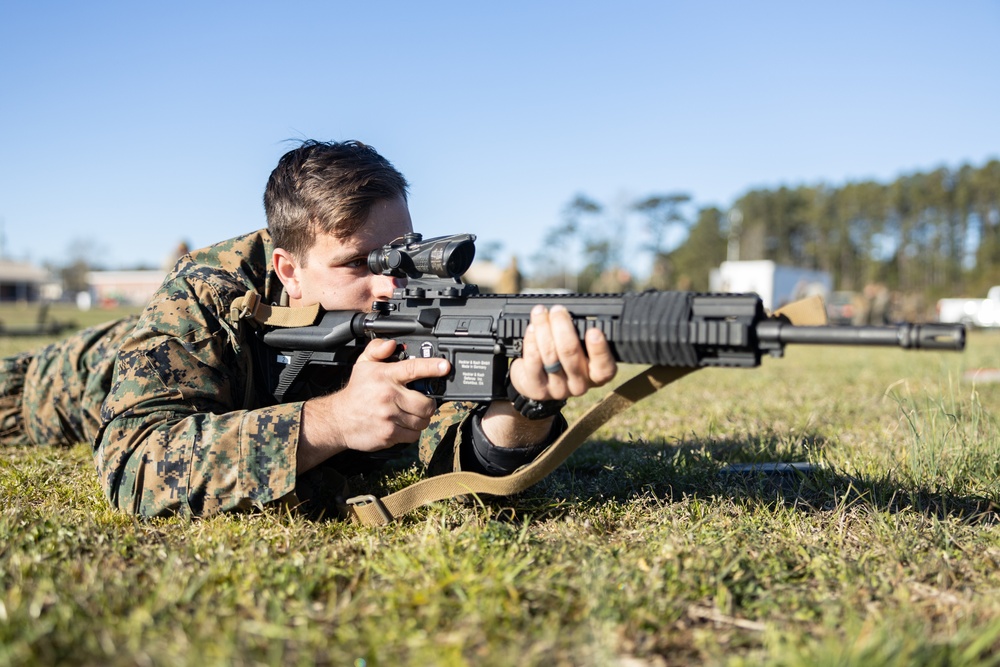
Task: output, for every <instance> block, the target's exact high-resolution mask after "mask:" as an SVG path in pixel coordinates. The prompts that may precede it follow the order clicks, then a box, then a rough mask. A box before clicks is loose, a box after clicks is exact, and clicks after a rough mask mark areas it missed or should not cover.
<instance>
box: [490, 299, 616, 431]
mask: <svg viewBox="0 0 1000 667" xmlns="http://www.w3.org/2000/svg"><path fill="white" fill-rule="evenodd" d="M584 344H585V346H586V347H584V345H581V344H580V339H579V337H578V336H577V332H576V327H575V326H574V325H573V318H572V317H570V314H569V311H567V310H566V308H564V307H563V306H553V307H552V309H551V310H548V309H546V308H545V307H544V306H535V308H533V309H532V311H531V324H530V325H529V326H528V329H527V331H526V332H525V335H524V346H523V348H522V352H521V358H520V359H516V360H515V361H514V363H512V364H511V366H510V381H511V383H512V384H513V385H514V388H515V389H517V391H518V392H520V393H521V394H522V395H523V396H526V397H528V398H531V399H534V400H536V401H547V400H564V399H567V398H569V397H570V396H582V395H583V394H585V393H587V391H588V390H589V389H591V388H593V387H598V386H600V385H603V384H606V383H607V382H609V381H611V379H612V378H613V377H614V376H615V373H616V372H617V371H618V364H617V363H616V362H615V358H614V355H612V354H611V347H610V346H609V345H608V341H607V339H605V337H604V334H602V333H601V332H600V331H599V330H597V329H590V330H588V331H587V334H586V336H585V338H584ZM557 362H558V364H559V365H560V366H561V369H560V370H559V371H557V372H549V371H546V370H545V367H546V366H549V368H550V369H551V368H552V367H553V366H555V365H556V364H557ZM482 425H483V432H484V433H485V434H486V437H487V438H489V440H490V442H492V443H493V444H494V445H496V446H498V447H524V446H528V445H533V444H537V443H540V442H544V441H545V439H546V438H548V437H549V433H550V431H551V426H552V419H551V418H550V419H540V420H536V421H532V420H529V419H527V418H525V417H523V416H522V415H521V414H520V413H519V412H517V410H515V409H514V406H513V405H511V404H510V403H509V402H507V401H494V402H493V403H491V404H490V407H489V409H488V410H487V411H486V414H485V415H484V416H483V421H482Z"/></svg>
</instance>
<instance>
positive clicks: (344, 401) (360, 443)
mask: <svg viewBox="0 0 1000 667" xmlns="http://www.w3.org/2000/svg"><path fill="white" fill-rule="evenodd" d="M395 349H396V342H395V341H392V340H382V339H376V340H373V341H371V342H370V343H368V346H367V347H366V348H365V351H364V353H363V354H362V355H361V356H360V357H359V358H358V360H357V362H356V363H355V364H354V368H353V369H352V371H351V378H350V380H349V381H348V383H347V386H346V387H344V388H343V389H341V390H340V391H338V392H336V393H333V394H330V395H328V396H321V397H318V398H313V399H310V400H308V401H306V403H305V407H304V408H303V412H302V432H301V433H300V435H299V449H298V454H297V463H298V471H299V472H303V471H305V470H308V469H309V468H312V467H313V466H315V465H317V464H319V463H321V462H322V461H324V460H326V459H328V458H329V457H331V456H333V455H334V454H337V453H339V452H341V451H344V450H345V449H355V450H359V451H366V452H372V451H377V450H380V449H385V448H386V447H391V446H392V445H395V444H398V443H401V442H414V441H416V440H417V438H419V436H420V432H421V431H423V430H424V429H425V428H427V426H428V424H429V423H430V419H431V417H432V416H433V415H434V410H435V408H436V404H435V402H434V400H433V399H431V398H429V397H427V396H425V395H423V394H422V393H420V392H418V391H415V390H413V389H409V388H408V387H407V385H408V384H409V383H411V382H413V381H415V380H419V379H421V378H432V377H442V376H444V375H447V374H448V371H449V369H450V366H449V364H448V362H447V361H446V360H444V359H436V358H435V359H419V358H414V359H404V360H402V361H398V362H393V363H385V362H386V360H388V359H390V358H391V357H392V355H393V353H394V352H395Z"/></svg>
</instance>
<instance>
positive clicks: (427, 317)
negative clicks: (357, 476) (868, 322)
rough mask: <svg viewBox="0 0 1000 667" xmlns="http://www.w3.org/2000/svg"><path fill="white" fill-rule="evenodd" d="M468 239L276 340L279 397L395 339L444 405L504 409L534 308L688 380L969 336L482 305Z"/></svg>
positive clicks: (385, 270)
mask: <svg viewBox="0 0 1000 667" xmlns="http://www.w3.org/2000/svg"><path fill="white" fill-rule="evenodd" d="M475 239H476V237H475V236H474V235H472V234H457V235H453V236H442V237H438V238H433V239H428V240H423V238H422V237H421V236H420V235H419V234H409V235H407V236H406V237H404V238H403V239H399V240H398V241H396V242H393V243H391V244H389V245H386V246H384V247H383V248H380V249H378V250H375V251H373V252H372V253H371V254H370V256H369V258H368V265H369V268H370V269H371V270H372V272H373V273H376V274H383V275H392V276H396V277H399V278H405V279H406V286H405V287H401V288H398V289H397V290H396V291H395V293H394V294H393V297H392V298H391V299H390V300H388V301H385V302H378V303H375V304H374V305H373V307H372V310H371V311H370V312H354V311H331V312H326V313H323V314H322V316H321V318H320V320H319V321H318V322H317V323H316V324H315V325H312V326H306V327H294V328H285V329H272V330H270V331H268V332H266V333H265V334H264V337H263V338H264V342H265V343H266V344H267V345H268V346H270V347H272V348H274V349H275V350H276V351H278V352H279V354H278V361H279V362H280V363H281V364H282V365H283V366H284V368H283V370H282V371H281V372H280V375H279V377H278V380H277V382H276V386H275V387H273V394H274V396H275V398H276V399H277V400H278V401H283V400H285V397H286V396H287V395H289V394H294V393H295V391H296V385H297V383H298V382H299V381H300V379H301V377H302V376H303V371H305V370H306V369H307V368H316V367H317V366H319V367H327V366H332V367H340V369H342V370H345V369H346V368H347V367H349V366H350V365H352V364H353V363H354V362H355V360H356V359H357V357H358V356H359V355H360V354H361V352H362V351H363V348H364V345H365V344H366V343H367V341H368V340H370V339H372V338H386V339H393V340H395V341H396V342H397V343H398V344H399V355H398V356H399V357H400V358H403V357H442V358H445V359H447V360H448V361H450V362H451V366H452V371H451V373H450V374H449V375H448V377H445V378H434V379H430V380H426V381H421V382H418V383H416V384H415V388H417V389H419V390H420V391H422V392H424V393H425V394H427V395H428V396H432V397H434V398H436V399H438V400H439V401H455V400H469V401H489V400H493V399H505V398H507V396H508V393H507V369H508V365H509V360H510V359H513V358H517V357H519V356H521V345H522V342H523V340H524V331H525V329H526V328H527V326H528V322H529V317H530V312H531V309H532V307H533V306H535V305H536V304H542V305H545V306H549V307H551V306H554V305H556V304H562V305H563V306H565V307H566V308H567V310H569V312H570V314H571V316H572V318H573V321H574V323H575V324H576V328H577V332H578V333H579V335H580V338H581V340H582V339H583V336H584V333H585V332H586V330H587V329H589V328H591V327H596V328H598V329H600V330H601V331H602V332H603V333H604V336H605V337H606V338H607V340H608V342H609V343H610V345H611V350H612V352H613V354H614V356H615V359H617V360H618V361H619V362H623V363H635V364H658V365H665V366H675V367H683V368H701V367H708V366H721V367H739V368H750V367H755V366H759V365H760V363H761V358H762V356H763V355H764V354H765V353H767V354H769V355H771V356H774V357H780V356H782V354H783V351H784V347H785V345H788V344H812V345H862V346H888V347H900V348H905V349H918V350H962V349H964V347H965V327H963V326H962V325H946V324H910V323H904V324H898V325H895V326H885V327H881V326H880V327H874V326H865V327H846V326H795V325H792V324H791V323H790V322H789V321H788V319H786V318H784V317H781V316H771V315H768V313H767V312H765V310H764V305H763V302H762V301H761V299H760V297H759V296H758V295H756V294H709V293H697V292H674V291H646V292H637V293H627V294H481V293H480V292H479V289H478V287H477V286H476V285H472V284H467V283H463V282H462V280H461V276H462V275H463V274H464V273H465V272H466V271H467V270H468V269H469V266H471V264H472V260H473V258H474V257H475Z"/></svg>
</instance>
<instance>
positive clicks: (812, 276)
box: [709, 259, 833, 311]
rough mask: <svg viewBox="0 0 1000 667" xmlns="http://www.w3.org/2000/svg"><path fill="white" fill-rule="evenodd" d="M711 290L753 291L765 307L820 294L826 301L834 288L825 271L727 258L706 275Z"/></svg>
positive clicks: (781, 304) (767, 261)
mask: <svg viewBox="0 0 1000 667" xmlns="http://www.w3.org/2000/svg"><path fill="white" fill-rule="evenodd" d="M709 289H710V290H711V291H713V292H733V293H747V292H756V293H757V295H758V296H760V299H761V301H763V302H764V308H766V309H767V310H771V311H773V310H776V309H778V308H781V307H782V306H784V305H785V304H788V303H791V302H792V301H798V300H799V299H805V298H806V297H810V296H816V295H819V296H821V297H823V299H824V300H825V299H826V298H827V296H829V294H830V291H831V290H832V289H833V278H832V277H831V276H830V274H829V273H827V272H826V271H815V270H813V269H799V268H796V267H794V266H782V265H780V264H776V263H774V262H772V261H770V260H766V259H761V260H749V261H726V262H723V263H722V264H721V265H720V266H719V268H717V269H713V270H712V272H711V274H710V275H709Z"/></svg>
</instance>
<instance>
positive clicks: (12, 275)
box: [0, 258, 51, 302]
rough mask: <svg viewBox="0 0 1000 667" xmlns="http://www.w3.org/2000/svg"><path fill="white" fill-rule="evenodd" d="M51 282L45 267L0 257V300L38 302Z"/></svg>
mask: <svg viewBox="0 0 1000 667" xmlns="http://www.w3.org/2000/svg"><path fill="white" fill-rule="evenodd" d="M50 282H51V276H50V275H49V272H48V271H46V270H45V269H42V268H39V267H37V266H34V265H33V264H30V263H28V262H17V261H14V260H10V259H2V258H0V301H5V302H10V301H22V302H36V301H39V299H40V298H41V296H42V291H43V289H44V287H45V286H46V285H47V284H49V283H50Z"/></svg>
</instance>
